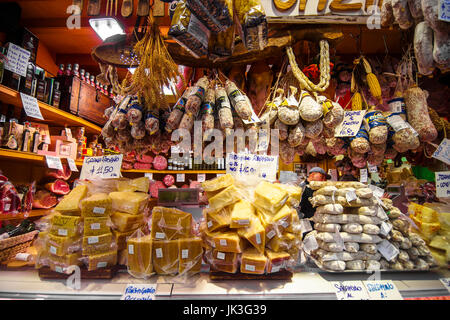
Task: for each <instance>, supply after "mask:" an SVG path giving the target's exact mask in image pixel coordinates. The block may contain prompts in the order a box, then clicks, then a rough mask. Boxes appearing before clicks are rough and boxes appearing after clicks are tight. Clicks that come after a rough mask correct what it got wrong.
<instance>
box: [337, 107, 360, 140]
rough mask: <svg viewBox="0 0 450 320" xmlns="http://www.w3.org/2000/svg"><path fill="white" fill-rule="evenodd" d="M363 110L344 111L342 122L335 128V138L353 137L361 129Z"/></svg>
mask: <svg viewBox="0 0 450 320" xmlns="http://www.w3.org/2000/svg"><path fill="white" fill-rule="evenodd" d="M365 114H366V111H365V110H357V111H345V113H344V120H343V121H342V123H341V124H340V125H339V126H338V127H337V129H336V131H335V132H336V133H335V137H354V136H356V134H357V133H358V131H359V128H361V123H362V121H363V118H364V115H365Z"/></svg>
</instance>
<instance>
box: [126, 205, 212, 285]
mask: <svg viewBox="0 0 450 320" xmlns="http://www.w3.org/2000/svg"><path fill="white" fill-rule="evenodd" d="M127 250H128V272H129V273H130V274H131V275H132V276H134V277H136V278H148V277H150V276H151V275H152V274H153V273H156V274H159V275H171V276H175V275H177V274H178V276H179V277H189V276H192V275H194V274H196V273H199V272H200V269H201V266H202V257H203V247H202V239H201V238H198V237H194V236H193V232H192V215H191V214H190V213H187V212H183V211H181V210H178V209H172V208H164V207H154V208H153V210H152V228H151V234H150V235H144V233H142V232H139V231H138V232H137V233H136V234H134V235H133V236H132V237H131V238H128V240H127Z"/></svg>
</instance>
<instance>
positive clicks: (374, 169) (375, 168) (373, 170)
mask: <svg viewBox="0 0 450 320" xmlns="http://www.w3.org/2000/svg"><path fill="white" fill-rule="evenodd" d="M368 168H369V172H370V173H375V172H378V168H377V166H371V165H369V167H368Z"/></svg>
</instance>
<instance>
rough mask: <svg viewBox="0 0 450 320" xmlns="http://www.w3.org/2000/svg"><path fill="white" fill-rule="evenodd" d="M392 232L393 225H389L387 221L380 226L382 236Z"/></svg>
mask: <svg viewBox="0 0 450 320" xmlns="http://www.w3.org/2000/svg"><path fill="white" fill-rule="evenodd" d="M391 230H392V225H391V224H387V223H386V222H385V221H383V222H382V223H381V225H380V234H381V235H382V236H385V237H386V236H387V235H388V234H389V232H391Z"/></svg>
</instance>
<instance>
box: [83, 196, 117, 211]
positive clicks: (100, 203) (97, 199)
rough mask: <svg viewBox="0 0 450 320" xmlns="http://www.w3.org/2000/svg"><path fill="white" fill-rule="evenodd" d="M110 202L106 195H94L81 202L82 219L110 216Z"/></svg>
mask: <svg viewBox="0 0 450 320" xmlns="http://www.w3.org/2000/svg"><path fill="white" fill-rule="evenodd" d="M111 206H112V201H111V198H110V197H109V196H108V194H106V193H95V194H93V195H92V196H90V197H88V198H85V199H83V200H82V201H81V215H82V216H83V217H108V216H109V215H110V214H111Z"/></svg>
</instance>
